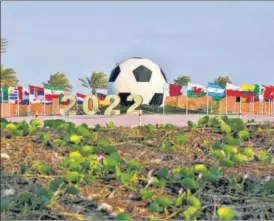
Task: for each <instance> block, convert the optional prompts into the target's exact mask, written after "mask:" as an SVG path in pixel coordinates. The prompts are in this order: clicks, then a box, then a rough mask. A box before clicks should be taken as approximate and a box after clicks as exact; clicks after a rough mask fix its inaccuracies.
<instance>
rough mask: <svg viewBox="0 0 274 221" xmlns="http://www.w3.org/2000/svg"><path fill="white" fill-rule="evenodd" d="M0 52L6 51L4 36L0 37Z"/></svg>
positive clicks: (6, 42) (6, 41)
mask: <svg viewBox="0 0 274 221" xmlns="http://www.w3.org/2000/svg"><path fill="white" fill-rule="evenodd" d="M0 40H1V54H2V53H5V52H6V48H7V44H8V40H7V39H6V38H1V39H0Z"/></svg>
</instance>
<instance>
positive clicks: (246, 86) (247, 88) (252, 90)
mask: <svg viewBox="0 0 274 221" xmlns="http://www.w3.org/2000/svg"><path fill="white" fill-rule="evenodd" d="M241 88H242V89H243V92H245V93H254V96H252V97H255V96H256V91H255V85H249V84H241ZM252 97H249V98H242V101H244V102H251V98H252Z"/></svg>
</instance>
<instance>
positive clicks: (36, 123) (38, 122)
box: [30, 119, 43, 127]
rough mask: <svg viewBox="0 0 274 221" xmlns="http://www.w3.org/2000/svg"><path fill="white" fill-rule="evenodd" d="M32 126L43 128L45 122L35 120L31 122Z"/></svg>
mask: <svg viewBox="0 0 274 221" xmlns="http://www.w3.org/2000/svg"><path fill="white" fill-rule="evenodd" d="M30 125H31V126H34V127H38V126H43V121H41V120H39V119H33V120H31V121H30Z"/></svg>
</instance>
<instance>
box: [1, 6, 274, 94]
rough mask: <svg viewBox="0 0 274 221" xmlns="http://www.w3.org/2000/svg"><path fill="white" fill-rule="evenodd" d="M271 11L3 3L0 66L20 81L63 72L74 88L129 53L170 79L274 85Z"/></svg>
mask: <svg viewBox="0 0 274 221" xmlns="http://www.w3.org/2000/svg"><path fill="white" fill-rule="evenodd" d="M273 12H274V2H271V1H269V2H259V1H258V2H253V1H243V2H236V1H232V2H224V1H219V2H218V1H212V2H200V1H196V2H190V1H181V2H180V1H176V2H171V1H162V2H156V1H154V2H144V1H139V2H129V1H128V2H126V1H121V2H106V1H104V2H95V1H90V2H88V1H83V2H80V1H74V2H73V1H70V2H69V1H67V2H65V1H63V2H61V1H60V2H54V1H48V2H34V1H33V2H31V1H30V2H15V1H13V2H1V37H5V38H7V39H8V48H7V52H6V53H5V54H4V55H3V56H2V57H1V64H3V65H4V67H9V68H13V69H14V70H15V71H16V72H17V76H18V78H19V80H20V85H22V86H25V87H27V86H28V85H29V84H31V85H36V86H42V82H45V81H47V80H48V79H49V76H50V75H51V74H54V73H55V72H64V73H66V74H67V76H68V78H69V80H70V81H71V83H72V85H73V92H80V93H88V92H89V90H87V89H85V88H83V87H82V86H81V83H80V82H79V81H78V77H81V78H82V77H86V76H89V75H90V74H91V73H92V72H93V71H102V72H105V73H107V74H108V75H109V73H110V72H111V71H112V69H113V68H114V67H115V64H116V63H117V62H120V61H123V60H125V59H127V58H130V57H145V58H149V59H151V60H152V61H154V62H156V63H157V64H159V65H160V66H161V67H162V69H163V70H164V72H165V73H166V75H167V78H168V80H169V82H170V83H171V82H172V81H173V79H175V78H176V77H177V76H179V75H188V76H191V78H192V82H193V83H197V84H203V85H206V84H207V82H209V81H213V80H214V79H216V78H217V77H218V76H229V77H230V78H231V80H232V82H233V83H234V84H241V83H247V84H254V83H258V84H274V13H273Z"/></svg>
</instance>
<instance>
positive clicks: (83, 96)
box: [76, 93, 86, 104]
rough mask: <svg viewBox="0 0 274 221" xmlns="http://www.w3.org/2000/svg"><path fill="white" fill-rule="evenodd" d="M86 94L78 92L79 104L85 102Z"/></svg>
mask: <svg viewBox="0 0 274 221" xmlns="http://www.w3.org/2000/svg"><path fill="white" fill-rule="evenodd" d="M85 96H86V95H84V94H80V93H76V100H77V104H83V101H84V98H85Z"/></svg>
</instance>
